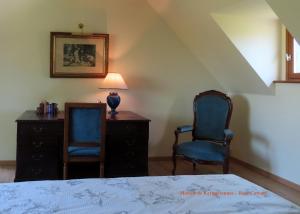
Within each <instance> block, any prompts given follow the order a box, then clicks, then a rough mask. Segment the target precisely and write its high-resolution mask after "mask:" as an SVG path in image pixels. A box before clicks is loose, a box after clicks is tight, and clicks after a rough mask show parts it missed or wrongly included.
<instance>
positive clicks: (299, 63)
mask: <svg viewBox="0 0 300 214" xmlns="http://www.w3.org/2000/svg"><path fill="white" fill-rule="evenodd" d="M294 73H300V46H299V44H298V42H297V41H296V39H294Z"/></svg>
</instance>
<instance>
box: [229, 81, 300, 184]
mask: <svg viewBox="0 0 300 214" xmlns="http://www.w3.org/2000/svg"><path fill="white" fill-rule="evenodd" d="M232 97H233V104H234V113H233V118H232V123H231V125H232V126H231V127H232V129H233V130H234V131H235V133H236V136H235V138H234V141H233V143H232V155H233V156H234V157H237V158H239V159H241V160H244V161H246V162H248V163H250V164H253V165H255V166H257V167H259V168H262V169H264V170H266V171H269V172H271V173H273V174H275V175H278V176H280V177H283V178H285V179H288V180H290V181H292V182H295V183H297V184H300V165H299V164H298V163H299V159H300V152H299V151H300V131H299V127H300V123H299V118H300V111H299V109H300V85H299V84H276V87H275V95H269V96H267V95H256V94H239V95H237V94H236V95H232Z"/></svg>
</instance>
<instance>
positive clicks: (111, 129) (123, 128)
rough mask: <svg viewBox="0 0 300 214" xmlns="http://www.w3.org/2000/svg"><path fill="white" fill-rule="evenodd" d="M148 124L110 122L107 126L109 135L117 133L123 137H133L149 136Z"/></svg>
mask: <svg viewBox="0 0 300 214" xmlns="http://www.w3.org/2000/svg"><path fill="white" fill-rule="evenodd" d="M148 126H149V125H148V122H147V123H143V122H118V123H115V122H110V123H108V124H107V132H106V133H107V135H114V134H116V133H118V134H120V135H122V136H126V135H127V136H130V135H131V136H132V135H135V136H136V135H140V136H141V135H143V136H145V135H147V136H148V129H149V127H148Z"/></svg>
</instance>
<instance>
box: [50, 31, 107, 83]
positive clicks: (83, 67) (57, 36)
mask: <svg viewBox="0 0 300 214" xmlns="http://www.w3.org/2000/svg"><path fill="white" fill-rule="evenodd" d="M50 46H51V51H50V57H51V59H50V77H53V78H56V77H70V78H73V77H74V78H104V77H105V76H106V74H107V70H108V46H109V35H108V34H89V35H85V34H81V35H80V34H72V33H65V32H51V41H50Z"/></svg>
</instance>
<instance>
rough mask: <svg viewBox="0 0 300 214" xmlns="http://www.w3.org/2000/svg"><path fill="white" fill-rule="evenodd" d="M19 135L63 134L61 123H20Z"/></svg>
mask: <svg viewBox="0 0 300 214" xmlns="http://www.w3.org/2000/svg"><path fill="white" fill-rule="evenodd" d="M18 134H19V135H33V136H37V135H39V136H41V135H51V134H56V135H57V134H63V124H62V123H20V124H18Z"/></svg>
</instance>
